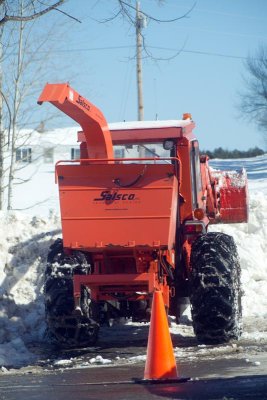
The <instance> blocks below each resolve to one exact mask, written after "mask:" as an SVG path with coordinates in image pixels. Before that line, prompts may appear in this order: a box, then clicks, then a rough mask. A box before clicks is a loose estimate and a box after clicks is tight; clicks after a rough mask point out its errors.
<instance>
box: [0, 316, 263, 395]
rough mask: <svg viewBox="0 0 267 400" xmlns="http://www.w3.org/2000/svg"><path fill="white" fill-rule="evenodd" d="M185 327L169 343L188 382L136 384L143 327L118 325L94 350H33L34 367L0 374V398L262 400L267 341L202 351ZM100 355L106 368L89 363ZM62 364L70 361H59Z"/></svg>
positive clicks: (140, 367)
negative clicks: (34, 356) (35, 361)
mask: <svg viewBox="0 0 267 400" xmlns="http://www.w3.org/2000/svg"><path fill="white" fill-rule="evenodd" d="M249 326H250V325H249ZM262 326H263V327H264V326H265V325H264V321H262ZM184 329H185V330H184V333H183V335H173V343H174V346H175V349H176V359H177V365H178V370H179V375H180V377H188V378H190V380H188V381H187V382H184V383H179V382H168V383H166V382H165V383H162V382H161V383H159V384H156V383H150V384H149V383H143V382H140V381H142V378H143V374H144V360H141V361H136V359H135V361H131V357H133V356H134V357H138V356H140V355H144V354H145V352H146V343H147V333H148V327H147V326H144V327H138V326H137V327H134V326H118V327H117V328H116V327H114V328H113V329H107V330H106V331H105V330H104V332H103V336H102V337H100V341H99V343H98V346H97V347H95V348H90V349H81V350H72V351H62V350H59V349H55V348H50V349H49V348H47V347H45V346H44V347H41V346H40V344H39V345H37V346H36V348H32V351H34V349H35V351H36V353H37V354H38V362H37V363H36V364H35V365H32V366H24V367H23V368H21V369H19V370H15V369H12V368H10V369H9V370H8V371H6V372H5V373H0V400H84V399H86V400H91V399H94V400H98V399H99V400H100V399H101V400H102V399H104V400H105V399H108V400H113V399H116V400H120V399H124V400H132V399H135V400H136V399H137V400H143V399H190V400H195V399H203V400H211V399H212V400H217V399H218V400H239V399H240V400H241V399H242V400H243V399H252V400H253V399H261V400H264V399H266V400H267V342H266V340H260V339H257V338H256V337H255V336H253V337H252V339H241V340H240V341H238V342H236V343H232V344H229V345H227V346H208V347H207V346H206V347H203V346H199V345H198V344H197V342H196V339H195V338H194V337H193V336H190V335H189V333H188V334H185V332H186V329H187V328H186V327H185V328H184ZM264 329H265V328H264ZM188 332H189V331H188ZM99 354H101V355H102V357H103V358H108V359H110V361H111V364H110V365H107V366H103V365H98V366H95V365H94V364H90V362H89V361H90V360H91V359H92V358H93V357H96V356H97V355H99ZM118 358H119V360H118ZM64 360H65V361H70V363H69V364H68V363H66V364H64V363H60V362H59V363H58V361H64ZM136 379H137V380H138V383H137V382H136Z"/></svg>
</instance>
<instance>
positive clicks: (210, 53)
mask: <svg viewBox="0 0 267 400" xmlns="http://www.w3.org/2000/svg"><path fill="white" fill-rule="evenodd" d="M146 47H147V48H151V49H155V50H164V51H176V52H177V51H179V53H189V54H198V55H203V56H213V57H222V58H232V59H237V60H246V59H247V57H245V56H235V55H232V54H225V53H214V52H208V51H200V50H185V49H182V50H179V49H173V48H167V47H158V46H146ZM129 48H135V46H132V45H128V46H107V47H88V48H82V49H66V50H62V49H58V50H50V51H49V52H50V53H84V52H88V51H105V50H121V49H129ZM30 53H31V52H29V54H30ZM39 53H47V52H46V51H39ZM255 60H256V58H255Z"/></svg>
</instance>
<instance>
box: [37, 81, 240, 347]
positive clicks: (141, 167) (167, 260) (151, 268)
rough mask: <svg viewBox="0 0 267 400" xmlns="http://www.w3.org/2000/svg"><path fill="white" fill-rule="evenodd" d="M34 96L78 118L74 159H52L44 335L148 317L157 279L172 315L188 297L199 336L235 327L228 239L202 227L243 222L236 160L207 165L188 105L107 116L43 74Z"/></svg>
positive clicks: (206, 338) (79, 342)
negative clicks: (138, 115) (54, 195)
mask: <svg viewBox="0 0 267 400" xmlns="http://www.w3.org/2000/svg"><path fill="white" fill-rule="evenodd" d="M43 102H50V103H52V104H53V105H54V106H56V107H57V108H59V109H60V110H61V111H63V112H64V113H65V114H67V115H68V116H70V117H71V118H72V119H74V120H75V121H76V122H78V123H79V124H80V126H81V129H82V130H81V131H79V132H78V141H79V142H80V158H79V159H77V160H63V161H58V162H57V164H56V177H57V182H58V186H59V198H60V209H61V220H62V239H57V240H56V242H55V243H54V244H53V245H52V246H51V248H50V252H49V254H48V263H47V268H46V272H45V290H44V291H45V306H46V321H47V325H48V329H49V331H50V334H51V337H53V339H55V340H57V341H58V342H59V343H60V344H61V345H63V346H69V347H72V346H84V345H92V344H94V343H95V341H96V339H97V335H98V330H99V326H100V325H101V324H103V323H109V321H111V320H113V319H114V318H119V317H125V318H132V320H134V321H144V320H149V315H150V309H151V299H152V295H153V292H154V291H155V290H161V291H162V293H163V298H164V303H165V306H166V309H167V310H168V312H169V314H170V315H173V316H174V317H176V321H177V322H179V320H180V317H181V315H182V312H183V310H184V307H185V305H186V304H187V303H188V301H187V299H188V298H189V299H190V302H191V312H192V320H193V327H194V330H195V334H196V336H197V338H198V340H199V341H200V342H203V343H222V342H227V341H229V340H230V339H232V338H238V337H239V335H240V332H241V289H240V265H239V261H238V255H237V250H236V246H235V243H234V241H233V238H232V237H231V236H229V235H226V234H223V233H215V232H209V233H208V232H207V230H208V227H209V225H211V224H216V223H242V222H246V221H247V218H248V211H247V209H248V207H247V201H248V197H247V179H246V173H245V171H244V170H243V171H228V172H227V171H217V170H216V171H214V170H212V169H210V167H209V165H208V157H207V156H200V155H199V146H198V141H197V139H196V137H195V135H194V133H193V129H194V127H195V124H194V122H193V121H192V119H191V116H190V114H185V115H184V117H183V119H182V120H174V121H152V122H147V121H146V122H140V121H139V122H131V123H126V122H124V123H120V124H110V125H109V126H108V124H107V122H106V119H105V117H104V116H103V114H102V113H101V111H100V110H99V109H97V108H96V107H95V106H94V105H93V104H92V103H90V102H89V101H88V100H86V99H85V98H84V97H82V96H81V95H79V94H78V93H77V92H75V90H73V89H72V88H71V87H70V86H69V85H68V84H47V85H46V86H45V88H44V90H43V92H42V94H41V96H40V98H39V100H38V103H39V104H42V103H43ZM125 154H127V156H128V157H125Z"/></svg>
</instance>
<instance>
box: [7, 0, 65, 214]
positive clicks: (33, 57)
mask: <svg viewBox="0 0 267 400" xmlns="http://www.w3.org/2000/svg"><path fill="white" fill-rule="evenodd" d="M64 1H65V0H60V1H57V2H55V1H49V0H48V1H46V2H45V3H44V2H42V1H39V0H15V1H14V0H9V1H8V0H6V1H4V0H2V1H1V0H0V209H3V203H4V194H5V190H6V189H7V192H8V193H7V208H8V209H11V208H12V192H13V184H14V178H15V172H16V168H17V167H18V165H16V164H15V161H16V151H17V148H18V139H19V136H20V128H21V127H22V126H23V124H25V123H26V120H27V115H29V113H28V114H26V113H25V111H26V108H27V107H28V106H27V105H26V104H25V99H26V98H27V96H29V94H30V93H31V94H33V90H34V87H35V83H36V78H37V72H39V76H38V77H40V65H44V62H43V60H42V62H41V60H39V63H38V62H37V58H38V49H40V48H41V47H42V44H43V43H44V42H45V41H47V38H49V32H47V33H46V35H45V37H44V38H42V39H41V40H39V42H37V43H36V36H35V35H36V34H35V32H34V29H33V26H34V21H35V20H36V19H38V18H39V17H41V16H43V15H45V14H47V13H48V12H51V11H60V10H59V9H58V7H59V6H60V5H61V4H63V3H64ZM33 42H35V44H36V45H35V49H33V46H32V43H33ZM34 50H35V51H34ZM29 71H30V73H29ZM27 72H28V73H27ZM30 112H31V114H30V115H32V116H33V112H32V110H31V111H30ZM28 122H30V121H29V120H28ZM31 122H32V121H31ZM26 140H27V137H24V138H23V139H22V140H21V138H20V142H23V141H24V142H25V143H26Z"/></svg>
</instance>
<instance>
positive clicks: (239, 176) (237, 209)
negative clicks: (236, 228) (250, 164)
mask: <svg viewBox="0 0 267 400" xmlns="http://www.w3.org/2000/svg"><path fill="white" fill-rule="evenodd" d="M213 175H215V176H216V178H217V179H218V185H219V212H220V216H219V222H223V223H241V222H247V221H248V188H247V176H246V172H245V170H242V171H239V172H237V171H223V172H222V171H219V172H218V171H216V172H213Z"/></svg>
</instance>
